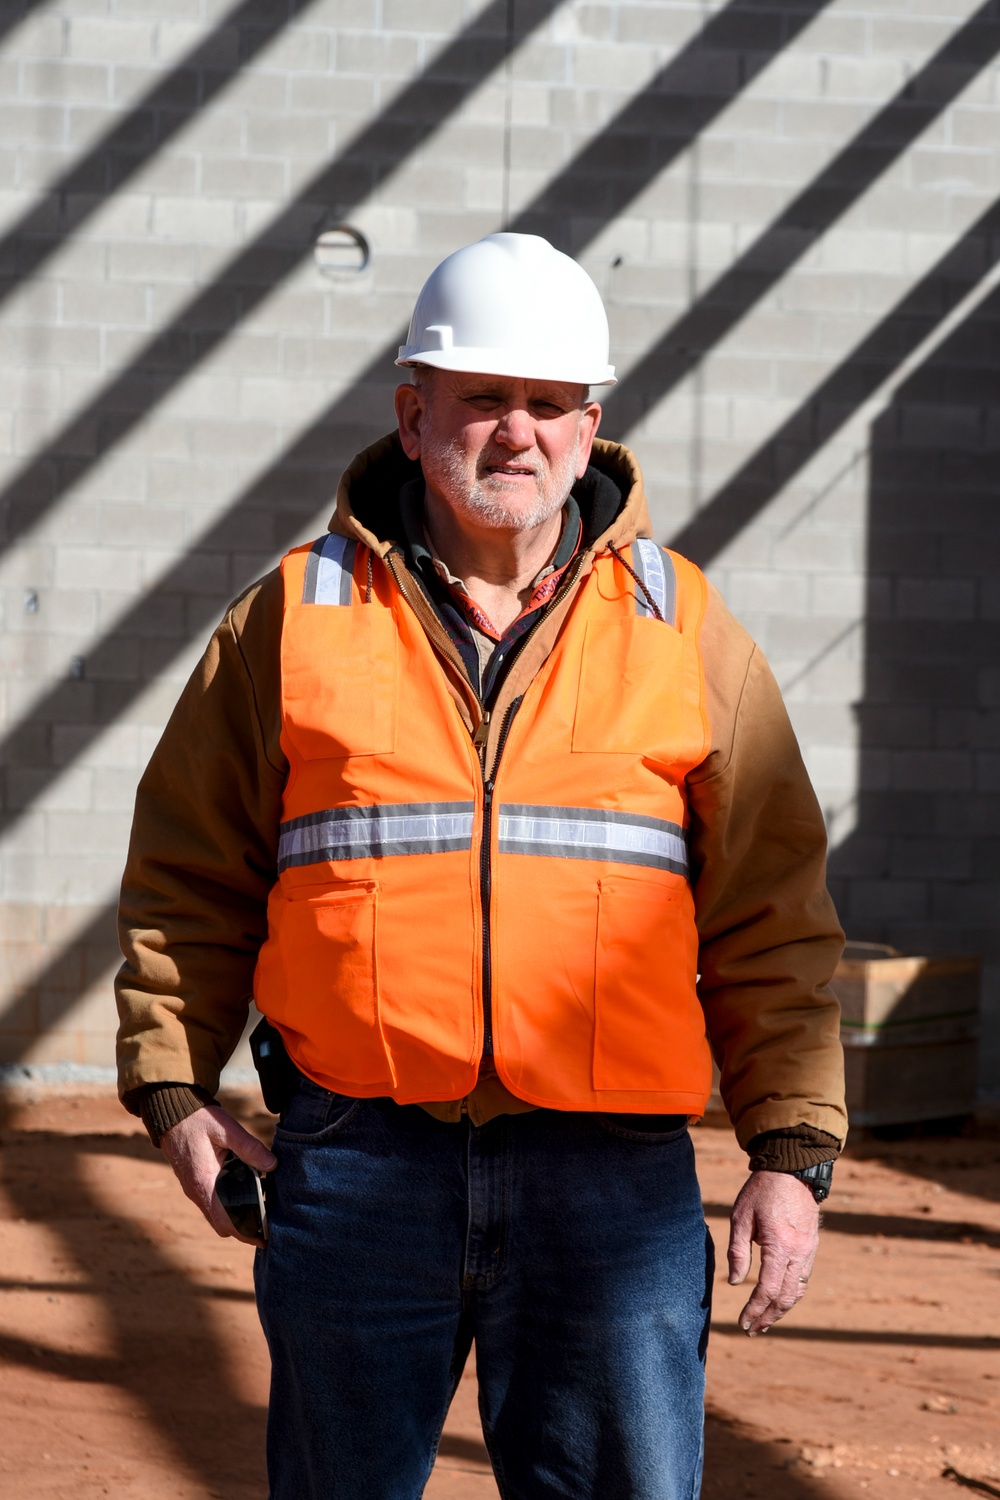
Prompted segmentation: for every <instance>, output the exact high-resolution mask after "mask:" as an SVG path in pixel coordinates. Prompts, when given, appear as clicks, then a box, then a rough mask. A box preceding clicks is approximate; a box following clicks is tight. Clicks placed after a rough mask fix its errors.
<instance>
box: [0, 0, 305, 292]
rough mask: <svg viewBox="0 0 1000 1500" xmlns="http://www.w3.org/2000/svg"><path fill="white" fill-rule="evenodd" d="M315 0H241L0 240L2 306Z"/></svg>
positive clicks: (56, 181)
mask: <svg viewBox="0 0 1000 1500" xmlns="http://www.w3.org/2000/svg"><path fill="white" fill-rule="evenodd" d="M315 3H316V0H242V3H241V4H239V5H236V6H234V7H233V9H232V10H231V11H229V12H228V13H227V14H226V15H224V16H222V17H221V18H220V20H219V22H218V23H217V24H216V25H215V26H214V27H213V28H212V29H211V31H210V32H209V34H208V35H207V36H205V37H204V38H203V39H202V40H201V41H200V42H198V44H197V45H196V46H195V47H192V48H191V50H190V51H189V52H187V53H185V55H184V57H182V58H181V59H180V61H179V62H176V63H174V64H173V66H172V67H171V68H170V69H169V70H168V71H167V72H165V73H163V74H161V75H160V76H159V79H158V82H157V83H156V84H155V85H154V87H153V88H151V89H149V90H148V92H147V93H145V94H144V95H143V96H142V98H141V99H140V100H139V101H138V102H137V103H136V104H134V105H133V106H132V107H131V108H130V109H128V110H126V111H124V112H123V114H122V116H121V118H120V119H119V120H118V122H117V124H115V125H114V126H113V127H112V128H111V130H109V131H108V132H107V133H106V134H105V135H104V136H102V137H101V139H100V140H99V141H98V142H97V143H96V144H95V145H93V146H92V147H91V148H90V150H89V151H85V152H84V154H83V155H82V156H81V157H79V158H78V159H77V160H76V161H74V162H73V164H72V165H71V166H70V167H69V168H68V169H67V170H66V171H65V172H64V173H63V174H62V175H61V176H60V177H58V178H57V179H56V180H55V181H54V182H53V183H51V185H49V186H47V187H46V189H45V191H44V192H43V193H42V195H41V196H40V197H39V198H38V199H36V201H35V202H34V203H32V205H31V207H30V208H29V209H28V210H27V212H26V213H24V214H22V216H21V218H20V219H19V220H18V221H17V222H16V223H15V224H13V225H12V226H11V227H10V228H9V229H8V230H6V231H5V233H4V235H3V237H2V238H0V305H2V304H3V302H4V301H5V300H6V299H7V297H9V296H10V294H11V293H12V292H13V291H14V290H15V289H16V288H17V287H18V286H20V285H21V284H22V283H23V282H24V281H26V280H27V279H28V278H29V277H31V276H36V275H37V274H38V272H39V271H40V270H41V268H42V266H43V265H44V264H45V262H46V261H47V260H48V259H49V258H50V256H52V255H54V254H55V253H56V252H57V251H58V250H59V249H60V248H61V247H62V246H63V245H65V244H66V243H67V242H68V241H69V240H70V239H71V238H72V237H73V235H75V234H78V233H79V232H80V230H81V229H82V228H83V226H84V225H85V224H86V222H87V220H88V219H90V218H91V217H92V216H93V214H95V213H96V212H97V210H98V209H99V208H101V207H103V206H104V204H105V203H106V202H107V200H108V198H109V196H110V195H111V194H113V193H116V192H119V191H120V190H121V189H122V188H123V187H125V185H126V184H127V183H128V181H129V179H130V178H131V177H134V176H135V174H136V172H138V171H140V169H141V168H142V167H144V166H145V165H146V164H147V163H148V162H149V161H150V160H151V159H152V158H153V157H154V156H156V154H157V153H158V152H160V151H162V150H163V148H164V147H165V146H166V145H168V144H169V142H170V140H171V139H172V138H173V137H174V136H175V135H176V134H177V132H178V131H179V130H181V129H182V128H183V127H184V126H185V125H187V124H188V123H189V122H190V121H191V119H192V118H193V117H194V115H196V114H197V113H199V112H200V111H201V110H204V109H205V108H207V106H208V105H209V104H210V103H211V102H212V100H213V99H214V98H216V96H217V95H218V94H220V93H221V92H222V90H223V89H225V88H227V87H228V86H229V84H231V83H232V82H233V80H234V79H235V78H236V77H237V76H238V74H239V72H240V70H241V69H242V68H245V67H246V66H247V64H248V63H250V62H252V61H253V59H254V58H255V57H256V56H257V54H258V53H259V52H261V51H263V49H264V48H265V47H267V46H269V45H270V43H271V42H272V41H274V39H275V37H276V36H278V35H279V34H280V33H281V32H282V31H283V30H284V28H285V27H286V26H287V25H288V23H289V22H290V21H293V20H296V19H297V18H298V17H299V16H301V15H302V14H303V13H304V12H305V11H307V10H308V9H309V8H310V7H311V6H312V5H314V4H315Z"/></svg>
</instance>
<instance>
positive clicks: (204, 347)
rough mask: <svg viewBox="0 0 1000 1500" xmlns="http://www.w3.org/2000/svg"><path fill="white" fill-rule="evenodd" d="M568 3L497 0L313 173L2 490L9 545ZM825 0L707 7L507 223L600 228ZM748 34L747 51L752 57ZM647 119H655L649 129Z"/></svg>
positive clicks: (733, 1)
mask: <svg viewBox="0 0 1000 1500" xmlns="http://www.w3.org/2000/svg"><path fill="white" fill-rule="evenodd" d="M559 3H560V0H520V4H519V5H518V6H517V7H516V11H517V14H518V16H519V17H520V18H521V19H520V24H519V27H518V28H517V29H516V30H512V29H508V28H507V24H506V20H507V14H508V11H507V0H494V3H493V4H492V5H489V6H487V8H486V10H484V11H483V12H482V13H481V14H480V15H479V16H478V17H477V18H476V19H475V20H474V21H472V22H470V23H469V26H468V27H467V28H466V30H465V31H464V32H462V33H460V34H459V36H457V37H456V38H455V39H454V40H453V41H452V42H450V43H449V44H448V46H446V47H445V48H444V49H443V50H442V51H441V53H440V54H438V56H437V57H436V58H435V60H434V61H433V62H432V63H431V64H430V65H429V66H428V68H427V69H426V70H425V71H424V72H423V73H422V74H421V75H420V76H419V77H418V78H416V79H414V80H413V81H412V82H411V83H410V84H408V85H406V87H405V88H404V89H403V90H402V91H401V93H400V94H399V95H397V96H396V98H395V99H394V100H393V101H392V102H391V103H390V104H389V105H388V106H387V108H386V109H385V110H384V111H383V112H382V114H380V115H379V116H378V117H377V118H376V119H375V120H373V121H371V122H370V123H369V124H368V125H366V126H364V127H362V129H361V130H360V131H359V133H358V135H357V136H356V137H355V138H354V140H353V141H352V142H351V144H350V145H349V146H348V147H347V149H346V150H345V151H344V152H343V153H342V154H341V155H339V156H338V157H337V158H336V159H335V160H334V161H333V162H332V163H331V164H328V165H327V166H325V167H323V168H322V169H321V170H320V171H319V172H318V173H317V174H316V175H315V176H314V177H313V178H312V179H311V181H310V182H309V183H307V185H306V186H305V188H304V189H303V190H302V191H301V192H300V193H299V194H298V195H297V196H296V198H294V199H293V200H292V202H291V203H289V204H288V205H287V206H286V207H285V208H284V209H282V210H281V211H280V212H279V213H278V214H277V216H276V217H275V219H274V220H273V221H272V223H271V224H270V225H269V226H268V228H267V229H266V230H265V231H264V232H263V233H262V234H261V235H259V236H258V237H257V238H256V239H255V240H254V241H253V242H252V243H251V244H250V245H249V246H248V247H247V248H246V249H245V250H243V251H241V252H240V253H239V254H238V255H237V256H235V257H234V259H233V260H232V261H231V262H230V264H229V265H228V266H227V267H226V268H225V269H224V270H223V271H221V272H220V274H219V275H218V276H217V277H216V279H215V280H214V282H213V283H212V284H211V286H209V287H207V288H206V289H205V290H204V291H202V292H201V293H199V294H198V295H197V296H195V297H194V298H193V299H192V300H191V301H190V302H189V303H188V304H187V306H186V307H185V308H184V309H183V310H182V311H181V312H180V313H179V314H178V316H177V317H176V318H174V319H173V321H172V322H171V323H170V324H169V325H167V326H166V327H164V328H163V329H161V330H160V331H159V332H158V333H157V334H156V335H155V336H154V337H153V338H152V339H150V340H149V341H148V342H147V343H146V344H145V345H144V347H143V348H142V349H141V350H140V352H139V353H138V354H137V355H136V356H135V357H134V359H133V360H132V361H131V362H130V363H129V364H128V365H127V366H126V367H125V368H124V369H123V370H122V371H121V372H120V373H119V374H118V375H116V376H115V377H114V378H113V379H112V380H111V381H109V382H108V383H107V385H106V386H105V387H104V388H103V390H102V391H101V392H100V393H99V394H98V395H96V396H95V397H94V398H93V399H92V400H91V401H90V402H89V403H88V404H87V405H86V406H85V407H84V408H83V409H82V410H81V411H80V412H78V413H77V414H76V415H75V416H74V417H72V418H71V419H70V420H69V421H68V422H67V423H66V424H65V425H64V426H63V427H62V428H61V429H60V431H59V432H58V433H56V434H55V436H54V437H53V438H52V439H50V440H49V442H47V443H46V444H45V446H44V447H43V448H41V449H40V450H39V451H38V453H36V454H35V455H33V457H32V458H31V459H30V460H29V461H28V463H27V464H26V465H25V466H24V467H23V468H22V469H21V470H20V471H19V472H18V473H17V474H16V475H15V476H14V477H13V479H12V480H11V481H10V482H9V483H8V485H7V488H6V490H5V492H4V494H3V495H2V497H0V511H2V512H3V516H4V534H3V543H4V545H6V546H10V545H11V544H12V543H13V542H14V541H16V540H17V538H18V537H19V536H21V535H23V533H24V532H25V531H26V530H27V529H28V528H29V527H30V526H32V525H34V524H36V523H37V522H38V520H39V519H40V518H41V517H42V516H43V515H45V513H46V512H47V511H48V510H49V509H51V507H52V506H54V505H56V504H57V503H58V502H59V500H60V499H61V498H62V497H63V495H65V494H66V493H67V491H68V490H69V489H70V488H71V487H72V486H73V485H74V484H76V483H78V482H79V481H80V480H81V479H82V478H83V477H84V476H85V475H86V473H87V472H88V471H89V470H90V469H91V468H92V467H93V465H94V464H95V463H96V462H97V461H98V459H100V458H101V457H102V456H103V455H104V454H105V453H106V452H108V451H109V450H110V449H111V448H112V447H113V446H114V445H115V444H116V443H117V442H119V441H121V439H122V438H124V437H125V436H126V435H127V434H128V433H129V432H130V431H131V430H132V428H133V427H135V426H136V425H137V423H138V422H140V421H141V420H142V419H143V417H144V416H146V415H147V414H148V413H149V412H150V411H151V410H153V408H154V407H155V406H157V405H158V404H159V402H161V401H162V400H163V399H164V398H165V397H166V396H167V395H169V393H170V392H171V391H172V390H174V389H175V388H176V387H177V386H178V385H179V384H180V382H181V381H182V380H184V379H186V378H187V377H188V376H189V375H190V374H191V373H192V371H193V370H195V369H196V368H197V366H198V365H199V364H200V363H201V361H202V360H204V359H205V358H207V357H208V356H209V355H210V354H211V353H212V352H213V351H214V350H215V349H216V348H218V347H219V346H220V345H221V344H222V343H223V342H224V340H225V339H226V337H227V336H228V335H229V334H230V333H231V332H232V331H233V330H234V329H235V328H236V327H237V326H238V325H239V323H240V322H241V321H242V320H243V319H244V318H246V317H247V316H248V315H249V314H250V313H251V312H252V311H253V309H254V308H255V307H256V306H257V305H258V304H259V303H260V302H262V301H263V300H264V298H265V297H268V296H270V295H271V294H272V293H273V291H274V289H275V287H276V286H278V285H279V284H280V283H281V282H282V281H283V280H284V279H285V278H287V277H288V276H289V275H290V274H291V273H292V272H293V271H294V270H295V269H296V268H297V267H298V266H299V265H300V264H301V263H302V261H303V260H304V258H305V257H306V256H307V255H308V254H309V253H310V251H311V249H312V244H313V241H314V240H315V237H316V233H317V231H318V229H319V227H320V225H321V224H322V223H323V222H324V221H325V220H326V219H327V217H328V215H329V214H330V213H331V212H333V211H334V209H335V210H336V212H337V214H338V216H341V217H344V216H347V215H348V214H349V213H350V212H351V210H352V209H353V208H355V207H356V206H357V205H358V204H359V203H361V202H362V201H363V200H364V199H366V198H368V197H370V196H371V194H372V193H373V192H374V191H375V189H376V188H377V186H378V185H379V183H380V182H381V181H383V180H384V179H385V178H386V177H387V176H388V175H389V174H390V173H391V172H393V171H395V170H397V169H398V167H399V166H400V164H401V163H402V162H403V161H405V160H406V159H407V157H408V156H410V155H412V154H413V153H414V152H415V151H416V150H417V149H418V148H419V147H420V146H421V145H422V144H423V143H424V141H426V140H427V139H428V138H429V137H430V136H431V135H432V134H433V132H434V131H435V130H436V129H437V128H438V127H439V126H440V125H441V124H442V123H443V121H444V120H445V119H446V118H447V117H448V116H449V115H450V114H452V113H454V111H455V110H456V109H457V108H458V107H459V105H460V104H461V103H462V102H463V101H464V100H465V99H466V98H467V97H468V96H469V95H470V94H471V93H472V92H473V90H474V89H475V88H477V87H478V86H479V84H480V83H481V82H482V80H483V79H484V78H486V77H487V76H488V75H489V74H490V73H491V72H493V71H495V70H496V69H497V68H498V67H499V66H500V65H501V64H502V63H503V61H504V60H505V58H506V57H508V56H509V55H510V54H511V52H512V51H513V50H515V49H516V47H517V46H519V45H520V44H521V42H523V41H524V40H525V39H526V37H527V35H528V34H529V33H530V32H531V31H532V30H534V29H537V27H538V26H540V25H541V24H542V23H543V21H544V20H545V19H546V18H547V17H548V15H550V14H551V13H552V12H553V11H554V10H556V9H557V8H558V4H559ZM828 3H829V0H802V3H799V4H783V5H781V6H776V7H775V8H774V9H773V10H767V9H763V8H760V7H759V6H757V5H756V4H755V3H754V0H730V3H729V5H728V6H727V7H726V9H725V11H723V12H722V13H721V14H720V15H718V16H716V17H713V18H712V19H711V20H709V21H708V22H707V23H706V25H705V27H704V28H703V29H702V31H701V32H699V34H698V36H697V37H696V38H695V39H694V40H693V41H692V42H690V43H689V44H688V45H687V46H686V47H684V48H683V49H682V50H681V52H680V53H679V54H678V55H677V57H675V58H674V59H672V61H671V62H670V63H668V64H667V65H666V67H665V68H663V69H662V70H661V72H660V73H659V74H658V75H657V77H656V78H655V79H654V80H653V82H652V83H651V84H650V85H649V86H648V87H647V88H646V89H644V90H643V92H642V94H641V96H640V97H639V98H638V99H636V100H633V101H631V102H630V103H629V104H628V105H627V106H625V108H624V109H623V110H622V111H621V112H620V114H619V116H617V117H616V118H615V119H614V120H612V121H611V122H609V125H608V126H607V127H606V129H605V130H604V131H602V133H601V140H602V141H603V140H605V139H606V140H607V141H608V142H610V143H611V146H612V148H613V149H612V154H613V155H614V157H615V159H616V163H617V164H616V166H615V167H614V170H609V168H608V163H607V162H606V161H604V160H602V154H603V152H604V149H605V148H604V147H603V146H602V145H600V144H599V143H591V144H590V145H589V146H588V147H585V148H584V149H583V151H582V152H581V153H580V154H579V155H578V156H577V157H576V158H574V160H573V161H572V162H571V163H570V164H569V165H568V166H567V167H566V168H565V169H564V171H562V172H560V173H559V174H558V176H557V178H556V181H555V182H554V183H552V184H549V186H548V187H547V188H546V189H545V191H544V193H543V194H542V195H541V197H540V199H539V200H538V202H537V203H536V204H534V205H532V206H530V207H529V208H528V209H526V210H525V213H524V214H523V215H521V216H519V218H518V221H517V223H516V224H515V225H512V226H511V227H512V228H515V229H524V228H525V227H527V226H530V224H531V223H533V222H534V223H536V224H540V223H541V222H542V220H543V219H544V223H545V225H546V226H547V227H548V229H549V230H550V232H551V233H553V234H554V235H555V237H556V238H557V239H558V238H560V234H559V225H560V224H561V222H562V220H561V217H560V216H561V214H562V212H563V210H562V208H561V207H560V197H561V196H562V197H566V196H567V195H569V196H571V197H572V196H575V197H576V199H577V202H578V203H579V202H580V201H582V202H583V203H585V204H587V205H588V213H589V218H588V224H587V230H586V238H588V239H589V238H591V237H592V236H593V234H594V233H596V232H597V231H598V229H599V228H600V226H601V224H603V223H605V222H608V220H609V219H610V218H611V217H613V216H614V214H616V213H618V212H620V211H621V209H622V207H624V205H625V204H626V203H627V202H628V201H630V199H631V198H632V197H634V196H635V194H636V193H638V192H639V191H641V189H642V187H643V186H645V185H646V184H647V183H648V182H650V181H652V180H653V178H654V177H655V175H656V173H657V172H658V171H660V170H662V168H663V167H664V166H665V165H667V164H668V163H669V161H670V160H672V159H673V157H674V156H676V155H677V153H678V152H679V151H680V150H681V149H682V148H683V147H684V146H685V145H687V144H689V143H690V142H691V141H692V140H693V139H694V138H695V136H696V134H697V132H698V130H699V129H701V128H703V127H704V125H705V124H706V123H707V122H708V120H709V119H711V118H712V117H713V116H714V115H716V114H717V113H719V112H720V111H721V110H722V109H723V108H725V106H726V105H727V104H728V103H730V102H731V100H732V98H733V97H734V96H735V94H736V93H738V91H739V88H740V87H741V86H742V84H741V79H744V78H746V77H747V76H753V75H754V74H756V72H758V71H759V70H760V68H761V67H763V66H764V65H765V64H766V63H767V62H770V61H771V60H772V59H773V57H774V56H775V54H776V50H780V48H781V47H782V46H784V45H786V44H787V42H788V40H789V39H790V38H791V37H792V36H794V34H795V33H796V31H798V30H800V29H801V27H802V26H803V25H805V24H806V22H807V21H808V20H810V19H812V17H813V16H814V15H815V14H816V13H817V12H818V11H820V10H821V9H823V8H824V6H825V5H826V4H828ZM738 45H742V47H743V48H745V49H746V50H747V54H748V56H747V58H746V59H745V60H744V61H743V62H742V63H741V60H740V53H739V51H738V50H736V49H737V46H738ZM706 58H707V59H709V60H710V62H711V63H712V65H713V68H714V70H715V71H716V72H717V73H718V74H719V75H720V76H719V77H718V78H717V79H716V87H715V89H714V90H710V91H709V92H708V93H706V95H705V96H704V98H702V99H701V100H700V102H696V103H695V104H691V102H690V101H691V98H692V97H693V96H692V93H691V90H692V85H693V80H694V79H696V78H697V77H698V76H699V73H701V74H704V71H705V69H704V67H703V66H699V63H701V64H704V62H705V59H706ZM673 91H676V92H677V93H678V94H679V97H680V100H681V103H682V106H683V108H682V110H681V113H680V115H679V116H678V117H677V118H676V119H674V118H673V117H672V115H671V113H670V110H669V108H668V100H669V96H670V95H671V93H672V92H673ZM695 97H696V96H695ZM651 114H652V115H655V116H656V117H657V118H658V119H660V120H661V121H663V120H665V121H667V122H668V123H669V125H670V129H669V130H668V131H666V132H664V131H663V129H662V125H661V126H658V127H657V128H656V129H655V130H654V129H653V128H651V126H650V125H649V124H648V120H649V116H650V115H651ZM643 121H646V122H647V123H646V125H645V127H644V128H643ZM640 137H641V139H642V140H643V142H644V146H643V148H642V149H641V150H640V148H639V146H638V144H637V142H638V140H639V139H640ZM623 160H635V161H636V162H637V163H638V164H639V165H638V169H637V170H632V169H629V170H626V169H625V168H624V167H623ZM595 174H600V175H595ZM588 176H589V178H590V181H589V185H588ZM605 181H606V182H607V183H608V186H607V188H606V189H605V190H604V191H603V202H602V204H601V208H600V209H598V208H597V206H596V198H597V196H598V185H599V184H602V183H604V182H605ZM595 213H596V214H597V215H598V217H597V218H595ZM554 215H555V216H556V217H555V218H554V217H553V216H554Z"/></svg>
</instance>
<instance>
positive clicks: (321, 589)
mask: <svg viewBox="0 0 1000 1500" xmlns="http://www.w3.org/2000/svg"><path fill="white" fill-rule="evenodd" d="M357 550H358V544H357V542H352V541H350V540H348V538H347V537H346V536H333V535H332V534H328V535H326V536H321V537H320V539H319V541H317V542H314V544H313V548H312V551H311V552H310V553H309V556H308V557H307V558H306V576H305V582H304V583H303V585H302V603H303V604H350V602H351V577H352V574H353V573H354V554H355V553H356V552H357Z"/></svg>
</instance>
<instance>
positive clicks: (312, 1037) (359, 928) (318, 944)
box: [280, 880, 392, 1088]
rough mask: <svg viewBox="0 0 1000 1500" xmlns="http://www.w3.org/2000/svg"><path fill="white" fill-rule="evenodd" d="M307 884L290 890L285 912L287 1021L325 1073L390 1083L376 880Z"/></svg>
mask: <svg viewBox="0 0 1000 1500" xmlns="http://www.w3.org/2000/svg"><path fill="white" fill-rule="evenodd" d="M308 890H309V888H308V887H307V888H306V889H305V890H304V891H303V892H302V894H301V895H299V894H298V893H296V894H294V895H293V894H292V893H288V895H289V897H290V899H288V900H287V901H286V903H285V908H284V912H283V914H282V919H281V935H280V943H281V952H282V957H283V960H284V968H285V979H286V984H287V995H288V1009H289V1021H290V1023H291V1024H292V1025H293V1026H294V1027H295V1029H296V1030H298V1031H300V1032H301V1033H302V1035H303V1037H304V1040H305V1047H306V1052H307V1054H308V1058H309V1060H310V1061H311V1062H312V1063H313V1065H314V1067H315V1069H316V1071H318V1072H319V1073H320V1074H321V1075H325V1076H328V1077H333V1078H336V1079H339V1080H340V1081H342V1082H344V1083H357V1084H364V1085H365V1086H367V1087H370V1086H371V1085H372V1084H380V1083H384V1084H385V1085H386V1087H387V1088H391V1086H392V1067H391V1064H390V1062H389V1058H388V1055H387V1053H386V1047H385V1042H384V1040H383V1038H382V1027H381V1023H380V1019H379V1003H378V956H377V954H378V944H377V927H378V923H377V913H378V883H377V882H376V881H374V880H366V881H358V882H357V883H353V884H350V885H344V886H342V887H337V888H334V889H332V890H331V889H330V888H329V887H327V888H325V889H324V890H323V892H322V894H318V893H316V894H312V895H310V894H308ZM303 1060H305V1059H303Z"/></svg>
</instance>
